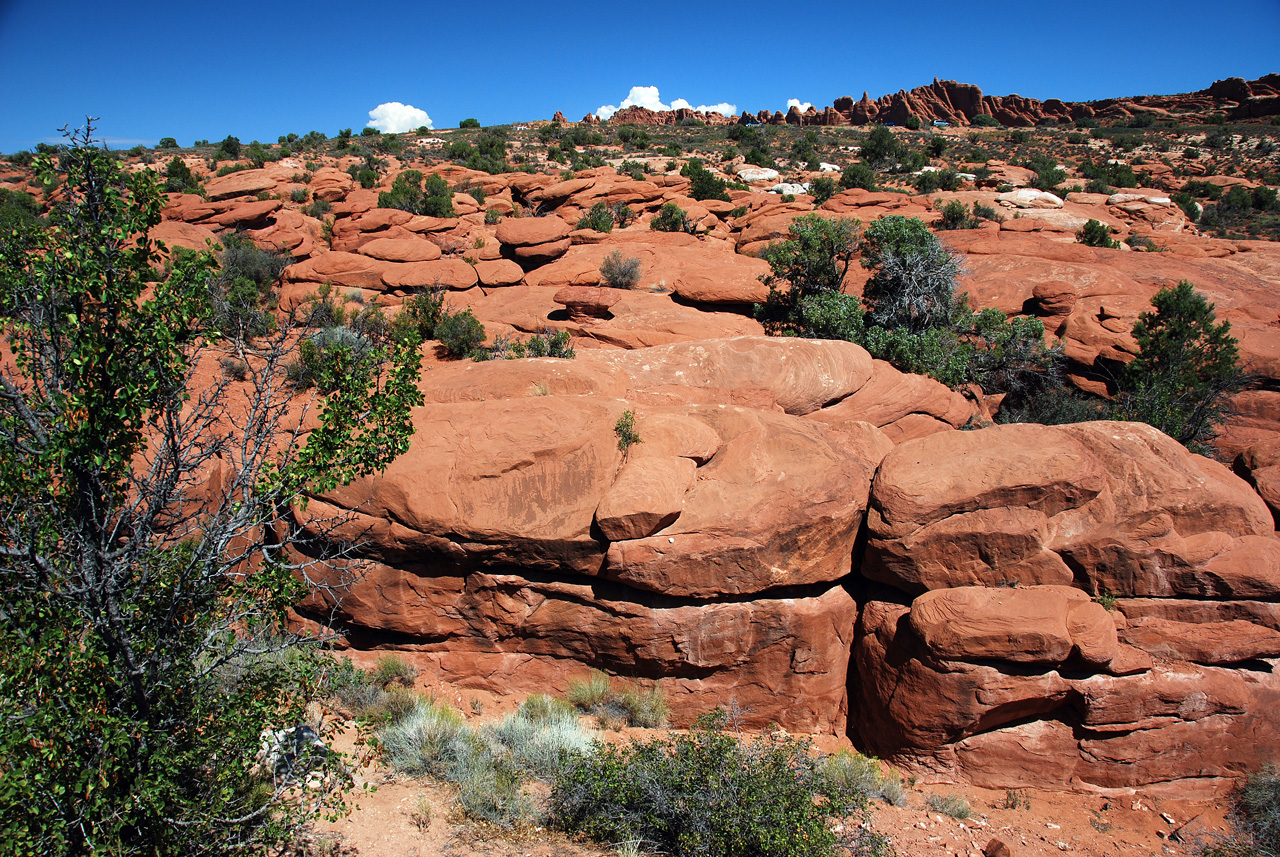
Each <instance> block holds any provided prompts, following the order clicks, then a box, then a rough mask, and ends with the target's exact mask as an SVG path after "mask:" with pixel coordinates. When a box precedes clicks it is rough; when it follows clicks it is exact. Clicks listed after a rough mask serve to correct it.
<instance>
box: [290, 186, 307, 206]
mask: <svg viewBox="0 0 1280 857" xmlns="http://www.w3.org/2000/svg"><path fill="white" fill-rule="evenodd" d="M308 196H310V194H308V193H307V189H306V188H305V187H296V188H294V189H293V190H291V191H289V199H290V201H292V202H295V203H297V204H298V205H302V204H303V203H304V202H306V201H307V197H308Z"/></svg>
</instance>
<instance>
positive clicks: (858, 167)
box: [840, 162, 878, 190]
mask: <svg viewBox="0 0 1280 857" xmlns="http://www.w3.org/2000/svg"><path fill="white" fill-rule="evenodd" d="M840 187H842V188H843V189H845V190H849V189H850V188H855V187H860V188H862V189H863V190H876V189H877V187H878V186H877V185H876V174H875V171H874V170H872V169H871V168H870V167H868V166H867V165H866V164H864V163H860V162H857V163H852V164H849V165H848V166H847V167H845V168H844V172H842V173H841V174H840Z"/></svg>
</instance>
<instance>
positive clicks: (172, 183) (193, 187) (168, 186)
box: [164, 155, 200, 193]
mask: <svg viewBox="0 0 1280 857" xmlns="http://www.w3.org/2000/svg"><path fill="white" fill-rule="evenodd" d="M164 175H165V179H164V191H165V193H199V192H200V180H199V179H198V178H196V176H195V173H193V172H191V168H190V167H188V166H187V162H186V161H184V160H182V158H180V157H178V156H177V155H174V156H173V158H172V159H171V160H170V161H169V163H168V164H166V165H165V168H164Z"/></svg>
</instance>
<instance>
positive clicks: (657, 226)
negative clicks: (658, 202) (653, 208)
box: [649, 202, 693, 233]
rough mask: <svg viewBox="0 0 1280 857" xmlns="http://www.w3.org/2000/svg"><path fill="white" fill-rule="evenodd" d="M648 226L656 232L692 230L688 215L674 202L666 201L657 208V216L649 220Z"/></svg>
mask: <svg viewBox="0 0 1280 857" xmlns="http://www.w3.org/2000/svg"><path fill="white" fill-rule="evenodd" d="M649 228H650V229H653V230H656V231H658V232H690V233H691V232H693V226H692V224H690V223H689V216H688V215H687V214H686V213H685V210H684V209H683V208H681V207H680V206H679V205H677V204H676V203H674V202H668V203H667V204H666V205H664V206H662V208H661V209H659V211H658V214H657V216H655V217H654V218H653V220H650V221H649Z"/></svg>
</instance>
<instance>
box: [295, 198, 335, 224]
mask: <svg viewBox="0 0 1280 857" xmlns="http://www.w3.org/2000/svg"><path fill="white" fill-rule="evenodd" d="M332 210H333V203H331V202H329V200H327V199H317V200H314V201H313V202H312V203H311V204H310V205H308V206H307V207H305V208H303V209H302V213H303V214H305V215H307V216H308V217H314V218H315V219H316V220H323V219H324V216H325V215H326V214H328V213H329V212H330V211H332Z"/></svg>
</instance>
